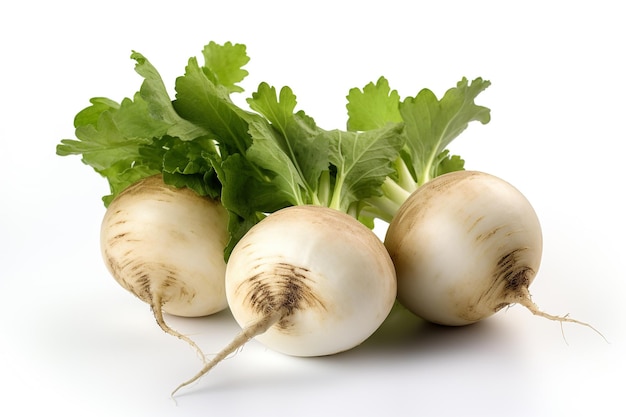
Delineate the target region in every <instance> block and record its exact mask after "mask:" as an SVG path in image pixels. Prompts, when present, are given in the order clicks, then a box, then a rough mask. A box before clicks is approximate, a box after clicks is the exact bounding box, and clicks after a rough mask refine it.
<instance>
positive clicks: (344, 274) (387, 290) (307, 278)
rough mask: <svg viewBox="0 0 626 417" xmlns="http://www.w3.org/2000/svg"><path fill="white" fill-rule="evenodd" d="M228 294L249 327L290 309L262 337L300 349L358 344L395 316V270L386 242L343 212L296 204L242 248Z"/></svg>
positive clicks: (304, 352) (233, 262) (229, 272)
mask: <svg viewBox="0 0 626 417" xmlns="http://www.w3.org/2000/svg"><path fill="white" fill-rule="evenodd" d="M226 295H227V298H228V304H229V306H230V309H231V311H232V313H233V316H234V317H235V319H236V320H237V322H238V323H239V324H240V325H241V326H242V327H245V326H247V325H248V324H249V323H252V322H254V321H256V320H258V319H259V318H260V317H261V316H263V315H265V314H266V313H265V311H267V309H274V310H276V309H279V308H282V307H287V309H288V310H289V312H288V314H287V315H286V316H284V317H283V318H282V319H281V320H280V321H278V323H276V324H275V325H274V326H272V327H270V328H269V329H268V330H267V331H266V332H264V333H263V334H260V335H258V336H257V337H256V339H257V340H258V341H259V342H261V343H263V344H264V345H266V346H268V347H269V348H271V349H273V350H276V351H279V352H282V353H285V354H289V355H295V356H321V355H330V354H334V353H338V352H341V351H344V350H348V349H351V348H353V347H354V346H356V345H358V344H360V343H361V342H363V341H364V340H365V339H367V338H368V337H369V336H370V335H371V334H372V333H373V332H374V331H375V330H376V329H377V328H378V327H379V326H380V324H381V323H382V322H383V321H384V319H385V318H386V317H387V315H388V313H389V311H390V310H391V307H392V306H393V303H394V300H395V297H396V279H395V271H394V267H393V264H392V263H391V259H390V258H389V256H388V254H387V252H386V250H385V248H384V246H383V244H382V242H381V241H380V239H378V238H377V237H376V235H374V234H373V233H372V232H371V231H370V230H369V229H367V228H366V227H364V226H363V225H362V224H360V223H359V222H357V221H356V220H354V219H353V218H352V217H350V216H347V215H345V214H343V213H341V212H339V211H336V210H332V209H327V208H323V207H316V206H299V207H290V208H287V209H284V210H282V211H280V212H277V213H275V214H274V215H272V216H269V217H268V218H266V219H264V220H263V221H262V223H260V224H259V227H255V228H253V229H251V230H250V231H249V232H248V234H247V235H246V236H244V238H243V239H242V240H241V242H240V243H239V244H238V245H237V246H236V247H235V249H234V250H233V253H232V254H231V257H230V259H229V263H228V266H227V269H226Z"/></svg>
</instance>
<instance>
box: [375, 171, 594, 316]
mask: <svg viewBox="0 0 626 417" xmlns="http://www.w3.org/2000/svg"><path fill="white" fill-rule="evenodd" d="M542 244H543V242H542V231H541V227H540V224H539V220H538V218H537V215H536V213H535V211H534V209H533V207H532V206H531V204H530V202H529V201H528V200H527V199H526V198H525V197H524V195H522V193H521V192H520V191H519V190H517V189H516V188H515V187H513V186H512V185H511V184H509V183H508V182H506V181H504V180H502V179H500V178H498V177H495V176H493V175H489V174H486V173H482V172H477V171H457V172H453V173H447V174H444V175H441V176H439V177H437V178H435V179H433V180H431V181H429V182H427V183H426V184H424V185H422V186H421V187H419V188H418V189H417V190H416V191H415V192H414V193H413V194H412V195H411V196H410V197H409V198H408V199H407V200H406V202H405V203H404V204H403V205H402V206H401V208H400V210H399V211H398V212H397V214H396V215H395V217H394V219H393V221H392V222H391V224H390V225H389V228H388V230H387V234H386V236H385V246H386V247H387V249H388V251H389V254H390V256H391V258H392V259H393V262H394V265H395V268H396V274H397V280H398V300H399V301H400V302H401V304H403V305H404V306H405V307H407V308H408V309H409V310H410V311H412V312H413V313H415V314H416V315H418V316H420V317H422V318H423V319H425V320H428V321H431V322H434V323H439V324H443V325H452V326H456V325H465V324H469V323H474V322H477V321H479V320H482V319H484V318H486V317H488V316H490V315H492V314H494V313H495V312H497V311H498V310H500V309H502V308H503V307H506V306H509V305H511V304H520V305H523V306H524V307H526V308H527V309H528V310H530V311H531V312H532V313H533V314H535V315H538V316H542V317H545V318H548V319H551V320H558V321H561V322H575V323H579V324H583V325H586V326H589V325H588V324H586V323H582V322H579V321H577V320H574V319H571V318H569V317H558V316H553V315H550V314H547V313H544V312H542V311H540V310H539V308H538V307H537V306H536V305H535V303H534V302H533V301H532V300H531V297H530V293H529V290H528V287H529V286H530V284H531V283H532V282H533V280H534V279H535V276H536V274H537V271H538V270H539V265H540V263H541V256H542ZM589 327H591V326H589Z"/></svg>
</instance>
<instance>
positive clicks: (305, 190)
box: [248, 83, 329, 204]
mask: <svg viewBox="0 0 626 417" xmlns="http://www.w3.org/2000/svg"><path fill="white" fill-rule="evenodd" d="M248 103H249V104H250V108H252V109H253V110H255V111H257V112H259V113H261V114H262V115H263V116H265V117H266V119H267V120H268V121H269V122H270V124H271V125H268V124H267V123H261V122H259V123H256V124H255V125H254V126H253V127H252V129H251V133H252V136H253V141H254V144H253V145H252V147H251V149H250V152H249V154H248V156H249V157H250V158H251V159H253V160H254V162H255V163H256V164H258V165H259V166H262V167H263V168H265V169H269V170H271V171H273V172H275V173H276V174H277V176H278V177H279V178H280V179H282V183H283V184H284V185H285V187H286V188H287V189H289V190H290V192H289V194H290V195H291V196H292V199H291V201H293V202H294V204H319V198H318V195H317V193H318V187H319V180H320V176H321V175H322V172H324V171H327V170H328V165H329V157H328V152H329V148H328V139H327V137H325V136H323V135H321V134H320V133H321V132H322V130H321V129H319V128H318V127H317V126H316V125H315V121H314V120H313V119H312V118H310V117H308V116H307V115H306V114H305V113H304V112H302V111H299V112H296V113H294V111H295V107H296V104H297V101H296V96H295V95H294V94H293V92H292V90H291V89H290V88H289V87H283V88H282V89H281V90H280V94H279V95H277V94H276V89H275V88H274V87H270V86H269V85H268V84H267V83H261V84H260V85H259V88H258V90H257V91H256V92H255V93H253V94H252V97H251V98H249V99H248ZM261 147H262V148H261Z"/></svg>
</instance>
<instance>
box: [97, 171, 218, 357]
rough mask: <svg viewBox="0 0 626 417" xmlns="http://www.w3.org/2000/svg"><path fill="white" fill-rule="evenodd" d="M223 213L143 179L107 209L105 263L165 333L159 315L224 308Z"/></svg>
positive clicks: (192, 194)
mask: <svg viewBox="0 0 626 417" xmlns="http://www.w3.org/2000/svg"><path fill="white" fill-rule="evenodd" d="M227 216H228V214H227V212H226V210H225V209H224V208H223V207H222V206H221V204H220V203H219V201H214V200H211V199H208V198H204V197H201V196H199V195H198V194H196V193H195V192H194V191H192V190H190V189H187V188H175V187H171V186H168V185H166V184H165V183H164V182H163V179H162V177H161V176H160V175H155V176H152V177H148V178H145V179H143V180H141V181H139V182H137V183H135V184H133V185H131V186H130V187H128V188H127V189H125V190H124V191H123V192H122V193H120V194H119V195H118V196H117V197H116V198H115V200H113V201H112V202H111V204H110V205H109V207H108V209H107V211H106V213H105V215H104V219H103V221H102V226H101V235H100V236H101V249H102V256H103V258H104V261H105V263H106V266H107V268H108V270H109V272H110V273H111V274H112V275H113V277H114V278H115V279H116V280H117V282H118V283H119V284H120V285H121V286H122V287H124V288H125V289H127V290H128V291H130V292H131V293H133V294H134V295H136V296H137V297H138V298H139V299H141V300H142V301H144V302H146V303H147V304H149V305H150V307H151V309H152V311H153V313H154V316H155V318H156V321H157V323H158V325H159V326H160V327H161V328H162V329H163V330H164V331H165V332H166V333H168V334H171V335H173V336H176V337H178V338H180V339H182V340H184V341H186V342H187V343H189V344H190V345H191V346H192V347H193V348H194V349H196V351H197V352H198V354H199V355H200V356H201V357H202V358H203V359H204V356H203V355H202V352H201V350H200V349H199V348H198V346H197V345H196V344H195V343H194V342H193V341H192V340H191V339H189V338H188V337H187V336H185V335H183V334H181V333H179V332H177V331H175V330H173V329H172V328H170V327H169V326H168V325H167V324H166V322H165V320H164V318H163V312H164V311H165V312H167V313H169V314H172V315H176V316H183V317H199V316H206V315H210V314H213V313H216V312H219V311H221V310H224V309H225V308H226V307H227V301H226V293H225V289H224V274H225V271H226V262H225V261H224V247H225V245H226V243H227V241H228V233H227V230H226V226H227V223H228V218H227Z"/></svg>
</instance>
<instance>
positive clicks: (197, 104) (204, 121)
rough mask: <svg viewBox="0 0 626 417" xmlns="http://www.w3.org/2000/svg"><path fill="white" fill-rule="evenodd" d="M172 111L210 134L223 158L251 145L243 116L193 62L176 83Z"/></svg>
mask: <svg viewBox="0 0 626 417" xmlns="http://www.w3.org/2000/svg"><path fill="white" fill-rule="evenodd" d="M174 108H175V109H176V111H177V113H178V114H180V115H181V117H184V118H185V119H187V120H189V121H191V122H193V123H194V124H196V125H197V126H200V127H202V128H203V129H205V130H206V131H207V132H209V133H210V134H211V135H212V136H213V137H214V138H215V139H216V140H217V141H218V143H219V145H220V147H221V149H222V152H223V154H224V156H226V155H230V154H234V153H245V151H246V149H247V148H248V147H249V146H250V144H251V139H250V135H249V134H248V122H247V120H246V117H247V115H246V113H245V112H244V111H243V110H242V109H240V108H238V107H237V106H235V105H234V104H233V103H232V102H231V101H230V99H229V96H228V93H227V91H226V90H224V89H223V88H219V86H217V85H215V84H214V83H213V82H211V80H210V79H209V78H207V76H206V74H205V73H204V72H203V71H202V69H201V68H200V66H199V65H198V61H197V59H196V58H191V59H190V60H189V63H188V65H187V67H186V69H185V75H184V76H182V77H179V78H178V79H177V80H176V100H175V101H174ZM250 117H251V116H250Z"/></svg>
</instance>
